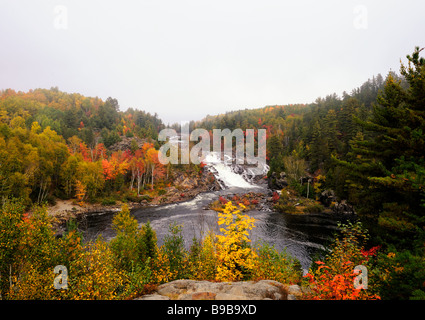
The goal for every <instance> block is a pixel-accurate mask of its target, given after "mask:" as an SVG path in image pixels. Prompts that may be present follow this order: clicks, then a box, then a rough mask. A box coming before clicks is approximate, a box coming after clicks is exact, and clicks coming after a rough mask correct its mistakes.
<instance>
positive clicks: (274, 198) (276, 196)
mask: <svg viewBox="0 0 425 320" xmlns="http://www.w3.org/2000/svg"><path fill="white" fill-rule="evenodd" d="M279 198H280V196H279V194H278V193H277V192H276V191H273V197H272V200H273V202H277V201H278V200H279Z"/></svg>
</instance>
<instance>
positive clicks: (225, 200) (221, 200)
mask: <svg viewBox="0 0 425 320" xmlns="http://www.w3.org/2000/svg"><path fill="white" fill-rule="evenodd" d="M218 200H219V201H220V202H221V204H226V203H227V202H228V201H227V199H226V198H223V197H222V196H220V197H219V198H218Z"/></svg>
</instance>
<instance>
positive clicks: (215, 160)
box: [204, 152, 269, 189]
mask: <svg viewBox="0 0 425 320" xmlns="http://www.w3.org/2000/svg"><path fill="white" fill-rule="evenodd" d="M204 162H205V163H206V167H207V168H208V169H209V170H210V171H211V172H212V173H213V174H214V176H215V178H216V179H217V181H218V183H219V184H220V186H221V188H222V189H226V188H231V187H238V188H244V189H251V188H255V187H256V186H255V184H254V183H253V181H252V179H253V178H254V174H253V171H252V169H250V168H249V167H245V166H243V165H239V164H234V163H233V159H232V158H230V157H228V156H226V155H224V160H221V157H220V154H217V153H216V152H210V153H209V154H208V155H207V156H206V157H205V159H204ZM268 170H269V167H268V166H267V165H264V167H263V168H262V171H263V172H264V174H267V172H268Z"/></svg>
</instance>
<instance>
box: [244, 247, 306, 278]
mask: <svg viewBox="0 0 425 320" xmlns="http://www.w3.org/2000/svg"><path fill="white" fill-rule="evenodd" d="M255 252H256V254H257V258H256V259H255V263H254V268H253V275H252V277H253V278H254V279H256V280H260V279H265V280H276V281H279V282H281V283H286V284H299V283H300V282H301V279H302V269H301V264H300V262H299V261H298V260H297V259H295V258H293V257H291V256H290V255H289V254H288V253H286V250H284V251H282V252H278V251H277V250H276V249H275V248H274V246H270V245H269V244H267V243H265V242H261V243H260V244H259V245H258V246H256V248H255Z"/></svg>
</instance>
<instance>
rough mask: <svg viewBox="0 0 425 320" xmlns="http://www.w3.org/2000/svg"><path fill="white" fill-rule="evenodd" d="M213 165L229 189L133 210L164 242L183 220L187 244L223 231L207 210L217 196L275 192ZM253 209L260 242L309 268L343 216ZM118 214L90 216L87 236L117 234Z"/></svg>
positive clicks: (256, 237)
mask: <svg viewBox="0 0 425 320" xmlns="http://www.w3.org/2000/svg"><path fill="white" fill-rule="evenodd" d="M213 167H214V169H216V170H215V171H213V172H214V173H215V174H216V175H217V178H218V179H220V181H221V183H222V184H223V187H224V188H225V189H224V190H219V191H213V192H205V193H201V194H198V195H197V196H196V197H195V198H194V199H192V200H189V201H185V202H180V203H174V204H168V205H161V206H152V207H145V208H141V209H136V210H133V211H132V215H133V216H134V217H135V218H136V219H137V221H138V222H139V224H140V225H141V224H143V223H146V222H147V221H150V223H151V226H152V227H153V229H154V230H155V231H156V234H157V238H158V245H161V244H162V243H163V240H164V236H165V235H166V234H167V233H168V228H169V226H170V224H172V223H176V224H178V225H182V235H183V237H184V240H185V245H186V247H187V248H189V247H190V244H191V243H192V239H193V237H197V238H198V239H199V238H201V237H202V235H205V234H206V233H207V232H208V231H209V230H213V231H215V232H216V233H218V226H217V219H218V218H217V213H216V212H215V211H213V210H206V209H205V207H206V206H207V205H208V203H210V202H211V201H214V200H217V199H218V197H219V196H220V195H228V194H235V193H247V192H250V191H253V192H264V193H268V192H269V190H268V189H267V187H266V186H260V185H255V184H253V183H249V182H248V181H246V180H245V179H242V178H241V174H236V173H234V172H233V171H232V170H228V169H226V168H225V167H221V166H220V165H218V166H217V164H215V165H213ZM212 169H213V168H212ZM248 214H249V215H250V216H251V217H253V218H255V219H256V222H255V228H254V229H253V230H252V231H251V235H250V237H251V240H252V243H253V244H254V245H255V244H256V243H258V242H260V241H265V242H267V243H269V244H271V245H274V246H275V248H276V249H278V250H279V251H281V250H286V252H287V253H289V254H291V255H292V256H294V257H296V258H297V259H298V260H299V261H300V263H301V266H302V268H303V269H304V271H306V270H308V268H309V266H310V264H311V261H312V259H313V258H314V256H315V254H316V253H317V252H318V251H319V250H320V249H322V248H323V245H325V244H326V243H327V242H328V241H329V239H330V237H331V236H332V235H333V233H334V232H335V231H336V230H337V222H338V220H341V219H340V217H339V218H338V217H336V216H333V215H330V214H326V213H319V214H305V215H291V214H282V213H276V212H272V211H270V210H252V211H249V212H248ZM112 217H113V214H112V213H96V214H91V215H89V216H87V219H86V223H85V227H84V229H85V230H84V237H85V239H87V240H90V239H95V238H96V237H97V236H98V235H102V236H103V238H104V239H105V240H110V239H111V238H113V237H114V236H115V234H114V231H113V229H112V228H111V222H112ZM345 219H346V218H345Z"/></svg>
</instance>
